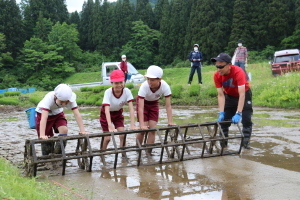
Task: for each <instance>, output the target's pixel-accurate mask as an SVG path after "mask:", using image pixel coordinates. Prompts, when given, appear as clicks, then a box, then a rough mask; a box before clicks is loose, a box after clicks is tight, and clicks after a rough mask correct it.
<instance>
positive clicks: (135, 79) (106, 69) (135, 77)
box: [102, 62, 145, 86]
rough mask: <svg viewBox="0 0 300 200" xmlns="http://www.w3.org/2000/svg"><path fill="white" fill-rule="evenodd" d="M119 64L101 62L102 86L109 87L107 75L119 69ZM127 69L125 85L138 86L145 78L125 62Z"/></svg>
mask: <svg viewBox="0 0 300 200" xmlns="http://www.w3.org/2000/svg"><path fill="white" fill-rule="evenodd" d="M120 63H121V62H103V63H102V84H103V85H111V83H110V78H109V75H110V73H111V72H112V71H113V70H116V69H121V68H120ZM127 67H128V79H127V81H126V83H133V85H134V86H140V85H141V84H142V83H143V82H144V81H145V77H144V76H143V75H142V74H140V73H139V72H138V71H137V70H136V68H135V67H134V66H133V65H132V64H131V63H129V62H127Z"/></svg>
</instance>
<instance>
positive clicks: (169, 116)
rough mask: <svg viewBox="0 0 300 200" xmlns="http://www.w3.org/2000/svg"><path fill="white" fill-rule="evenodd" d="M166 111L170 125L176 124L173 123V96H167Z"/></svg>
mask: <svg viewBox="0 0 300 200" xmlns="http://www.w3.org/2000/svg"><path fill="white" fill-rule="evenodd" d="M166 111H167V117H168V125H175V124H173V115H172V105H171V97H170V96H169V97H166Z"/></svg>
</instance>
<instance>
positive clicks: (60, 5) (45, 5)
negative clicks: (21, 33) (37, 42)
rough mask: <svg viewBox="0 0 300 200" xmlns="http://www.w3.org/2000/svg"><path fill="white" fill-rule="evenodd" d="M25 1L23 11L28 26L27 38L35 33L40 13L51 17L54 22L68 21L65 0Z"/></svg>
mask: <svg viewBox="0 0 300 200" xmlns="http://www.w3.org/2000/svg"><path fill="white" fill-rule="evenodd" d="M25 3H26V2H23V5H22V7H23V9H24V11H23V13H24V20H25V27H26V39H29V38H31V37H32V35H33V29H34V27H35V26H36V22H37V21H38V19H39V16H40V14H42V16H43V18H46V19H50V20H51V21H52V23H53V24H54V23H56V22H58V21H59V22H61V23H62V22H66V21H67V20H68V18H69V16H68V10H67V6H66V4H65V0H28V2H27V6H25V5H24V4H25Z"/></svg>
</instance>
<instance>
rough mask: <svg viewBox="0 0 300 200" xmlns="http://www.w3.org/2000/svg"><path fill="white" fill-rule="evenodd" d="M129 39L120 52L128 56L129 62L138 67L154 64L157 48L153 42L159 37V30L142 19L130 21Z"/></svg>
mask: <svg viewBox="0 0 300 200" xmlns="http://www.w3.org/2000/svg"><path fill="white" fill-rule="evenodd" d="M132 24H133V27H132V31H133V33H132V34H131V40H130V41H129V42H128V43H127V44H126V45H124V46H123V47H122V54H126V55H127V57H129V58H130V61H131V63H133V64H134V65H136V66H137V67H138V68H143V69H145V68H147V67H149V65H153V64H155V60H154V58H155V55H156V52H157V48H155V47H154V45H153V44H154V43H155V42H156V41H157V40H158V38H159V34H160V33H159V31H157V30H154V29H150V28H149V26H147V25H145V24H144V22H143V21H135V22H133V23H132Z"/></svg>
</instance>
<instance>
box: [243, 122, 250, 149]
mask: <svg viewBox="0 0 300 200" xmlns="http://www.w3.org/2000/svg"><path fill="white" fill-rule="evenodd" d="M251 133H252V126H250V127H243V134H244V141H243V147H244V148H245V149H250V147H249V144H250V137H251Z"/></svg>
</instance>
